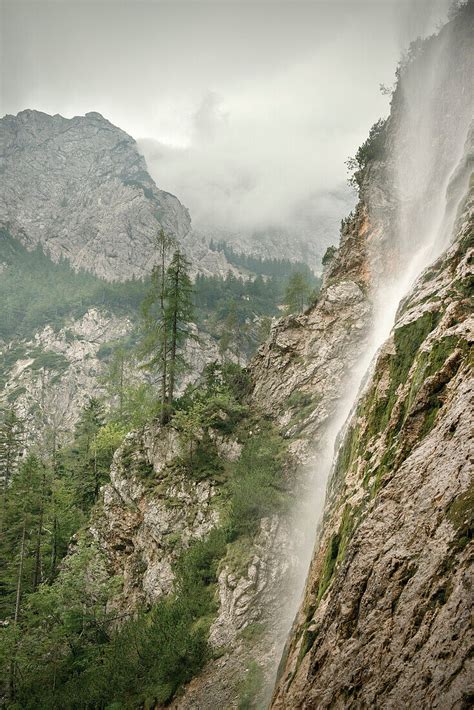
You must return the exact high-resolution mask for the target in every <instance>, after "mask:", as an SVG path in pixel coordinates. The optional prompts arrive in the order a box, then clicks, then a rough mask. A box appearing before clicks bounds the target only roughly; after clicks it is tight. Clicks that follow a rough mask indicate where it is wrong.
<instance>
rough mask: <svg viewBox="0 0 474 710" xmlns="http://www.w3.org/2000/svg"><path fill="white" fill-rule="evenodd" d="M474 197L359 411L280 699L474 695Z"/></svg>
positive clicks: (407, 702)
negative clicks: (473, 353) (473, 351)
mask: <svg viewBox="0 0 474 710" xmlns="http://www.w3.org/2000/svg"><path fill="white" fill-rule="evenodd" d="M473 208H474V201H473V199H472V198H471V202H470V203H469V204H468V205H467V207H466V209H465V211H464V213H463V216H462V218H461V220H460V222H459V224H458V234H457V239H456V241H455V243H454V244H453V245H452V246H451V247H450V249H449V250H448V252H447V253H446V255H445V256H443V257H442V258H440V259H439V260H438V261H437V262H436V263H435V264H434V265H433V266H432V267H431V268H430V269H429V270H428V271H426V272H425V273H424V274H423V276H422V277H421V278H420V280H419V281H418V283H417V284H416V285H415V287H414V289H413V291H412V293H411V295H410V297H409V298H408V299H406V301H405V303H404V305H403V308H402V309H401V311H400V313H399V316H398V319H397V322H396V325H395V329H394V331H393V334H392V336H391V337H390V339H389V341H388V342H387V343H386V344H385V346H384V348H383V349H382V351H381V352H380V355H379V358H378V360H377V364H376V367H375V371H374V374H373V377H372V380H371V382H370V384H369V385H368V387H367V388H366V391H365V394H364V396H363V398H362V399H361V400H360V402H359V405H358V407H357V410H356V412H355V414H354V416H353V418H352V420H351V422H350V426H349V429H348V432H347V434H346V437H345V441H344V443H343V445H342V447H341V450H340V453H339V456H338V459H337V464H336V466H335V469H334V471H333V474H332V478H331V481H330V487H329V493H328V498H327V501H326V508H325V513H324V521H323V527H322V534H321V538H320V541H319V545H318V549H317V552H316V555H315V558H314V560H313V563H312V566H311V571H310V577H309V581H308V584H307V589H306V595H305V600H304V603H303V605H302V607H301V610H300V612H299V615H298V618H297V620H296V623H295V626H294V629H293V632H292V635H291V641H290V644H289V648H288V650H287V658H286V661H285V663H284V666H283V668H282V671H281V677H280V682H279V685H278V688H277V692H276V695H275V699H274V702H273V706H272V707H275V708H285V709H286V708H330V707H331V708H335V707H341V708H342V707H344V708H346V707H354V708H360V707H374V706H377V705H379V704H382V705H383V707H384V708H402V707H407V706H415V707H417V708H428V707H429V708H443V710H444V709H445V708H454V707H459V708H461V707H468V705H469V702H470V701H469V698H471V699H472V688H471V689H470V685H469V684H470V680H472V666H471V663H472V662H471V660H470V648H471V644H472V635H471V630H470V607H471V600H472V577H471V576H470V572H469V570H470V565H471V564H472V542H471V539H472V486H473V480H472V471H473V456H474V448H473V441H472V431H473V426H474V416H473V411H474V409H473V403H474V378H473V373H472V364H471V361H470V357H469V350H470V348H472V342H473V336H474V320H473V318H472V306H473V302H472V296H471V297H469V290H468V289H469V284H470V283H471V284H472V277H473V269H472V261H473V243H472V228H473V222H474V220H473V217H474V209H473Z"/></svg>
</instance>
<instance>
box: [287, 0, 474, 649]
mask: <svg viewBox="0 0 474 710" xmlns="http://www.w3.org/2000/svg"><path fill="white" fill-rule="evenodd" d="M473 8H474V5H473V4H472V3H471V4H470V5H469V8H468V10H467V11H465V15H466V16H465V17H464V18H460V17H459V18H457V19H456V18H455V19H454V20H453V21H452V22H450V23H448V24H447V25H445V26H444V27H443V28H442V29H441V30H440V32H439V34H438V35H436V36H433V37H430V38H429V39H427V40H425V41H424V42H423V43H419V46H418V51H417V53H416V54H415V56H413V57H411V58H408V59H407V60H406V61H405V63H404V66H402V68H401V72H400V79H399V81H398V85H397V88H396V90H395V92H394V95H393V99H392V109H391V115H390V117H389V119H388V121H387V124H386V130H387V136H388V137H387V139H386V157H385V179H386V185H385V186H384V190H385V192H386V193H387V192H388V193H389V194H390V197H391V204H390V205H385V206H384V207H383V208H380V206H379V207H378V208H377V207H373V205H371V204H370V203H369V205H368V209H369V213H370V212H371V210H372V213H373V214H374V213H376V212H377V210H378V211H379V212H380V211H381V212H382V214H380V213H379V214H375V218H376V219H379V220H380V221H381V223H382V224H384V225H385V232H384V234H383V235H382V236H381V237H380V238H379V239H376V240H374V241H373V243H371V244H370V245H369V257H370V262H371V265H372V270H371V281H372V283H371V294H370V298H371V303H372V313H373V316H372V322H371V326H370V329H369V332H368V333H367V340H366V345H365V348H364V350H363V352H362V354H361V355H360V357H359V359H358V361H357V363H356V365H355V366H354V367H353V368H352V370H351V373H350V375H349V376H348V378H347V380H346V382H345V383H344V385H343V392H342V396H341V397H340V399H339V401H338V403H337V406H336V410H335V412H334V414H333V416H332V419H331V422H330V425H329V426H328V427H327V429H326V434H325V440H324V444H323V446H322V447H321V448H320V450H318V451H317V465H316V466H315V470H313V471H311V472H310V479H311V480H310V483H311V485H312V489H313V490H312V495H311V496H310V497H309V498H308V500H307V501H305V504H304V505H303V506H300V507H299V508H298V512H297V514H296V515H295V519H294V525H295V528H299V530H301V529H302V528H305V530H304V532H305V533H306V536H305V539H306V540H308V545H307V546H306V548H305V549H304V550H303V553H302V555H301V566H300V570H301V574H300V577H299V578H298V579H295V578H294V579H292V585H293V587H294V594H293V596H292V601H291V603H290V604H289V607H288V608H287V610H286V612H287V630H288V631H289V629H290V626H291V623H292V621H293V619H294V618H295V615H296V613H297V610H298V607H299V605H300V603H301V598H302V594H303V590H304V585H305V581H306V577H307V572H308V569H309V566H310V562H311V557H312V554H313V551H314V545H315V544H316V548H317V545H318V532H317V528H318V523H319V522H320V518H321V513H322V510H323V505H324V492H325V490H326V486H327V482H328V480H329V479H330V476H331V471H332V469H333V466H334V464H335V459H336V458H337V450H338V448H339V445H341V444H342V442H343V439H344V433H345V431H346V429H347V426H348V422H349V421H350V419H351V415H352V413H353V412H354V410H355V408H356V407H357V403H358V401H359V397H360V394H361V391H363V390H364V389H365V387H366V386H367V385H368V383H369V382H370V379H371V373H372V370H373V368H374V365H375V362H376V360H377V354H378V352H379V350H380V348H381V347H382V345H383V344H384V342H385V341H386V340H387V338H388V337H389V335H390V332H391V330H392V329H393V327H394V325H395V322H396V317H397V311H398V309H399V306H400V303H401V302H402V301H403V299H404V298H405V297H406V296H407V295H408V294H409V293H410V290H411V289H412V287H413V285H414V283H415V282H416V280H417V278H418V277H419V276H420V274H422V272H423V271H424V270H425V269H426V268H427V267H428V266H429V265H430V264H432V263H433V262H434V261H435V260H436V259H437V258H438V257H439V256H440V255H441V254H443V253H444V251H445V250H446V248H447V247H448V246H449V243H450V240H451V238H452V232H453V227H454V223H455V219H456V215H457V211H458V208H459V204H460V202H461V201H462V200H463V199H464V198H465V195H466V191H467V185H468V181H469V175H470V170H472V159H473V153H472V135H473V131H472V129H471V130H470V125H471V119H472V113H473V112H472V109H473V97H472V76H473V75H474V67H473V55H472V52H471V50H470V45H469V38H470V37H471V35H470V31H469V23H471V25H472V19H473V12H474V11H473ZM388 255H390V258H389V256H388ZM314 541H316V542H314ZM282 645H283V643H282Z"/></svg>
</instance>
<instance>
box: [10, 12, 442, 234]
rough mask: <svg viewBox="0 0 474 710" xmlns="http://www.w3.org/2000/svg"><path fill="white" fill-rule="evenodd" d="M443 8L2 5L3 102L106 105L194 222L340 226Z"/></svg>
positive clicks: (84, 107) (14, 108) (76, 108)
mask: <svg viewBox="0 0 474 710" xmlns="http://www.w3.org/2000/svg"><path fill="white" fill-rule="evenodd" d="M448 4H449V3H448V0H419V1H418V2H411V1H410V2H409V1H407V2H403V1H402V2H401V1H400V0H399V1H398V2H396V1H394V0H378V1H377V2H376V1H374V2H364V1H363V0H359V1H358V0H352V1H349V0H332V2H318V1H314V2H300V1H298V0H293V1H288V2H277V1H272V0H267V1H262V2H245V1H241V2H230V1H225V2H222V1H221V2H203V1H200V0H195V1H194V2H192V1H191V2H184V1H180V0H177V1H176V0H175V2H141V1H139V0H136V1H134V0H128V1H127V2H121V1H120V0H109V1H102V2H101V1H100V0H99V1H98V0H96V1H94V2H87V1H84V2H77V1H76V0H63V1H61V0H57V1H56V2H50V1H48V2H46V1H42V0H37V1H36V2H27V1H25V0H14V2H12V1H11V0H5V1H4V2H3V4H2V42H1V45H2V47H1V49H2V62H1V67H2V69H1V95H0V100H1V113H2V114H3V113H17V112H18V111H20V110H22V109H24V108H35V109H38V110H42V111H46V112H48V113H60V114H62V115H64V116H68V117H69V116H73V115H77V114H84V113H85V112H87V111H92V110H93V111H98V112H100V113H102V114H103V115H104V116H105V117H107V118H108V119H109V120H111V121H112V122H113V123H115V124H116V125H118V126H120V127H121V128H123V129H124V130H126V131H127V132H129V133H130V134H131V135H133V136H134V137H135V138H137V139H139V146H140V149H141V150H142V152H143V153H144V155H145V157H146V159H147V161H148V164H149V168H150V171H151V173H152V175H153V177H154V178H155V180H156V182H157V184H158V185H159V187H161V188H163V189H165V190H168V191H170V192H172V193H174V194H176V195H177V196H178V197H179V198H180V199H181V201H182V202H183V203H184V204H185V205H186V206H187V207H189V209H190V211H191V215H192V218H193V222H194V224H195V225H197V226H198V227H199V226H200V227H205V228H213V227H214V228H216V229H226V230H231V231H232V230H240V229H243V230H253V229H265V228H266V227H279V226H285V227H289V228H290V229H291V227H292V226H295V227H296V226H297V225H298V224H299V225H300V228H303V229H309V230H311V229H312V227H313V226H316V225H317V224H318V220H319V221H320V220H321V219H322V218H323V217H324V216H326V217H327V216H329V217H330V218H334V219H333V222H331V225H332V224H333V223H334V224H336V222H337V221H338V220H339V219H340V218H341V217H342V216H344V215H345V214H346V213H347V211H348V209H349V208H350V206H351V205H352V203H353V199H354V197H353V196H352V195H350V193H349V192H348V190H347V187H346V169H345V166H344V161H345V160H346V159H347V157H348V156H349V155H352V154H354V152H355V151H356V149H357V147H358V145H359V144H360V143H361V142H362V141H363V140H364V139H365V137H366V135H367V132H368V129H369V128H370V126H371V124H372V123H373V122H374V121H375V120H377V119H378V118H379V117H380V116H385V115H386V114H387V112H388V98H387V96H384V95H382V94H381V93H380V92H379V91H378V87H379V84H382V83H383V84H386V85H390V84H392V82H393V78H394V67H395V66H396V62H397V59H398V57H399V55H400V52H401V51H402V50H403V48H405V47H406V46H407V44H408V42H409V41H410V40H411V39H412V38H414V37H416V36H417V35H418V34H426V33H427V32H430V31H432V30H433V29H435V27H436V24H437V23H438V22H439V21H440V20H441V19H442V18H443V16H444V15H445V11H446V7H447V5H448ZM315 228H316V227H315ZM331 230H332V226H331ZM336 239H337V229H335V228H334V230H333V233H332V234H331V240H333V241H335V240H336Z"/></svg>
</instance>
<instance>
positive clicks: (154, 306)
mask: <svg viewBox="0 0 474 710" xmlns="http://www.w3.org/2000/svg"><path fill="white" fill-rule="evenodd" d="M174 245H175V240H174V239H173V237H169V236H168V235H167V234H165V232H164V230H163V229H162V230H160V233H159V235H158V236H157V237H156V247H157V251H158V257H159V259H158V263H157V264H155V266H154V267H153V270H152V272H151V280H150V281H151V282H150V290H149V291H148V294H147V295H146V297H145V300H144V301H143V303H142V331H143V336H142V342H141V346H140V349H139V352H140V356H141V357H142V358H143V359H144V361H145V367H146V368H147V369H149V370H152V371H156V370H158V371H159V373H160V377H161V397H160V400H161V422H162V423H164V422H165V421H166V418H167V412H166V403H167V399H168V359H169V357H168V349H169V338H168V336H169V333H168V329H167V327H166V261H167V258H168V254H169V252H170V250H171V249H172V248H173V246H174Z"/></svg>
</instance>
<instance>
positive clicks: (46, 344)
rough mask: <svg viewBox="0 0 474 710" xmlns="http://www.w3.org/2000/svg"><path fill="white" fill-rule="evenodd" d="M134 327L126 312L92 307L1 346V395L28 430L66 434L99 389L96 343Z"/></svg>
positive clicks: (100, 366)
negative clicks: (119, 313)
mask: <svg viewBox="0 0 474 710" xmlns="http://www.w3.org/2000/svg"><path fill="white" fill-rule="evenodd" d="M131 329H132V323H131V321H130V320H129V319H128V318H125V317H118V316H112V315H111V314H110V313H103V312H101V311H99V310H97V309H95V308H91V309H90V310H89V311H87V313H86V314H85V315H84V316H83V317H82V318H80V319H78V320H75V319H72V318H71V319H69V321H68V322H67V323H66V324H65V326H64V327H63V328H60V329H59V330H58V331H54V330H53V328H51V327H50V326H46V327H45V328H43V329H41V330H40V331H38V332H37V333H36V334H35V337H34V339H32V340H28V341H24V340H22V341H15V342H12V343H9V344H8V345H6V346H2V347H1V349H0V351H1V355H2V359H3V361H4V365H3V367H2V377H3V378H4V385H5V386H4V388H3V390H2V399H4V400H5V401H9V402H14V403H15V407H16V409H17V412H18V414H19V415H20V416H22V417H23V418H25V419H26V421H27V425H28V433H29V436H31V437H32V436H34V435H35V434H37V433H38V432H41V431H44V430H45V429H46V428H48V429H49V430H51V431H54V432H55V434H56V436H57V438H58V441H60V440H61V439H62V438H64V437H65V436H68V435H69V436H70V434H71V432H72V431H73V430H74V425H75V423H76V421H77V419H78V416H79V413H80V411H81V409H82V408H83V407H84V405H85V404H86V403H87V401H88V398H89V397H91V396H93V395H94V396H97V394H98V393H100V392H101V390H100V388H99V387H98V382H97V380H98V377H99V376H100V375H101V374H103V371H104V362H103V360H101V358H100V348H101V346H102V345H104V344H105V343H107V342H110V341H114V340H118V339H120V338H122V337H124V336H125V335H127V334H128V333H130V331H131Z"/></svg>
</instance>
